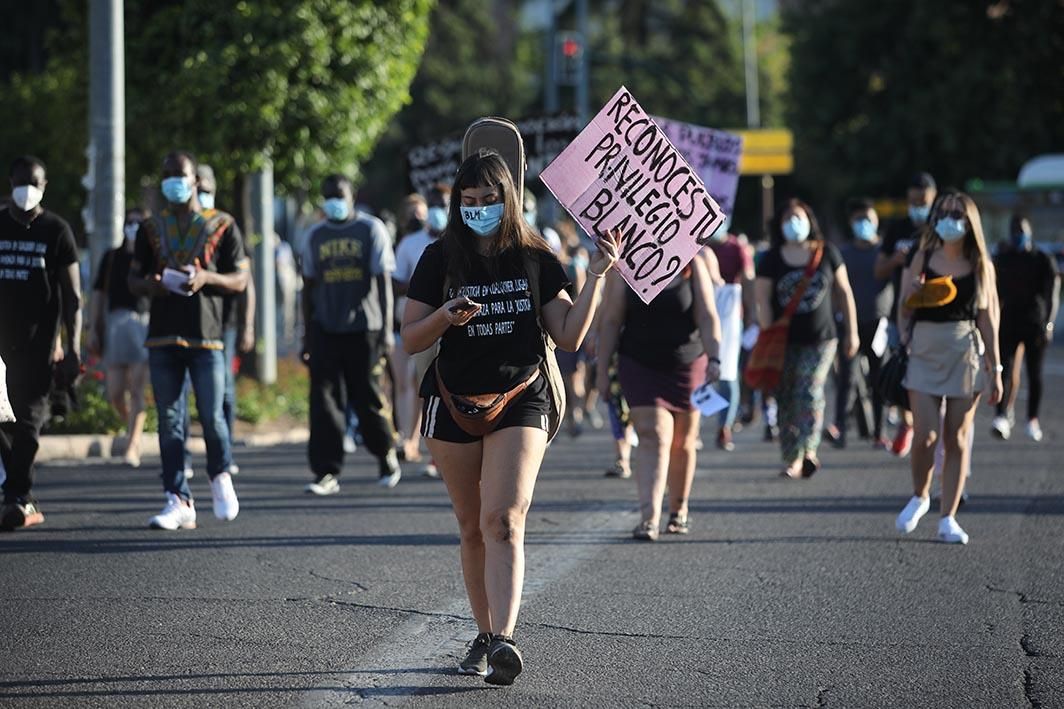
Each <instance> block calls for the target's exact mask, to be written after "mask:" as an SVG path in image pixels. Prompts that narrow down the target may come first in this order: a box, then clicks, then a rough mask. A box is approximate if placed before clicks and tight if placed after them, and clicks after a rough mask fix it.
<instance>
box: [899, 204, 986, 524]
mask: <svg viewBox="0 0 1064 709" xmlns="http://www.w3.org/2000/svg"><path fill="white" fill-rule="evenodd" d="M928 226H929V228H928V229H927V230H925V231H924V233H923V235H922V237H921V239H920V250H919V252H917V253H916V254H915V256H914V257H913V260H912V262H911V264H910V266H909V267H908V268H907V269H906V270H905V271H904V272H903V274H902V281H901V284H902V293H901V299H900V300H899V307H898V331H899V332H901V333H902V338H903V344H907V345H908V348H909V366H908V369H907V370H906V374H905V388H906V389H908V390H909V406H910V408H911V409H912V412H913V422H914V423H913V429H914V438H913V449H912V480H913V497H912V499H911V500H909V503H908V504H907V505H906V506H905V509H903V510H902V511H901V513H900V514H899V515H898V518H897V520H896V523H895V524H896V526H897V528H898V531H900V532H902V533H903V534H908V533H909V532H912V531H913V530H914V529H916V525H917V523H919V521H920V518H921V517H923V516H924V515H925V514H926V513H927V511H928V509H929V508H930V506H931V505H930V488H931V472H932V468H933V467H934V455H935V443H936V439H937V438H938V435H939V427H940V425H941V430H942V433H941V435H942V443H943V448H944V451H945V457H944V463H943V466H942V499H941V505H940V506H941V514H942V516H941V519H940V521H939V525H938V538H939V539H940V540H942V541H944V542H948V543H951V544H967V543H968V534H967V533H965V531H964V530H963V529H962V528H961V526H960V525H959V524H957V520H956V519H955V515H956V513H957V508H958V506H959V505H960V501H961V496H962V495H963V493H964V478H965V475H964V471H965V470H966V469H967V468H968V463H969V458H970V456H971V447H970V443H969V432H970V429H971V426H972V419H973V418H974V416H975V407H976V404H978V402H979V396H980V394H981V393H982V392H983V391H986V392H987V395H988V403H990V404H991V405H994V404H997V403H998V401H1000V400H1001V388H1002V386H1001V371H1002V367H1001V358H1000V355H999V350H998V318H999V313H998V304H997V299H996V298H995V297H994V295H993V294H994V293H995V290H996V288H997V286H996V283H995V275H994V265H993V263H991V261H990V256H989V255H988V254H987V250H986V243H985V242H984V240H983V226H982V222H981V221H980V218H979V211H978V210H977V209H976V207H975V203H974V202H973V201H972V199H971V198H970V197H968V196H967V195H965V194H961V193H955V194H950V195H946V196H943V197H941V198H940V199H939V201H938V203H937V204H936V207H935V209H934V210H933V211H932V215H931V220H930V221H929V222H928ZM909 333H911V335H910V334H909ZM980 336H981V338H982V342H980ZM980 353H982V354H983V362H982V363H980ZM984 365H985V370H987V371H989V374H990V376H989V377H987V372H986V371H984ZM943 400H944V401H945V414H944V415H941V414H940V409H941V407H942V405H943Z"/></svg>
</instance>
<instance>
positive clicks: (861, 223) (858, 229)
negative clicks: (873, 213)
mask: <svg viewBox="0 0 1064 709" xmlns="http://www.w3.org/2000/svg"><path fill="white" fill-rule="evenodd" d="M850 226H851V227H852V228H853V235H854V236H856V237H857V238H858V239H860V240H861V241H871V240H872V239H874V238H876V225H875V224H873V223H872V220H871V219H858V220H857V221H855V222H854V223H853V224H851V225H850Z"/></svg>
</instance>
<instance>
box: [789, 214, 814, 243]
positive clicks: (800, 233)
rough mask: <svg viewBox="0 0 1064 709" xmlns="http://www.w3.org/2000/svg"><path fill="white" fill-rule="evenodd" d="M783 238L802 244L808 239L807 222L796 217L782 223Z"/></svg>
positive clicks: (803, 218) (802, 218)
mask: <svg viewBox="0 0 1064 709" xmlns="http://www.w3.org/2000/svg"><path fill="white" fill-rule="evenodd" d="M783 238H784V239H786V240H787V241H797V242H802V241H805V240H806V239H808V238H809V220H808V219H806V218H805V217H799V216H798V215H794V216H792V217H791V218H790V219H788V220H787V221H785V222H783Z"/></svg>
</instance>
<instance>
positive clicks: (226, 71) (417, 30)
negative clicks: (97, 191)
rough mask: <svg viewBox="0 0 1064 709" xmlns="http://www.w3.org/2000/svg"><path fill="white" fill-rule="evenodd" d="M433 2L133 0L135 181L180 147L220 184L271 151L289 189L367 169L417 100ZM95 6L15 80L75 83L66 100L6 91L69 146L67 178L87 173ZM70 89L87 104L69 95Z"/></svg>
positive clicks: (129, 75)
mask: <svg viewBox="0 0 1064 709" xmlns="http://www.w3.org/2000/svg"><path fill="white" fill-rule="evenodd" d="M432 4H433V2H432V0H390V1H389V2H387V3H378V2H373V0H254V1H251V0H223V1H221V2H219V0H127V1H126V3H125V9H126V11H125V21H126V138H127V146H126V157H127V163H126V164H127V184H128V185H129V186H130V189H129V191H130V192H131V193H132V192H133V191H134V186H135V185H136V184H138V182H140V181H141V180H143V179H145V178H146V179H149V180H151V179H154V178H155V176H156V174H157V172H158V169H159V163H160V160H161V157H162V156H163V155H164V154H165V153H166V152H168V151H169V150H173V149H187V150H190V151H191V152H193V153H194V154H195V155H197V156H198V157H199V158H201V159H202V160H204V161H209V162H210V163H211V164H212V165H213V166H214V167H215V170H216V172H217V173H218V177H219V180H220V181H222V182H223V184H224V183H225V182H231V181H233V180H235V178H236V177H237V176H238V175H240V174H242V173H245V172H248V171H250V170H253V169H255V168H256V167H258V166H259V165H261V162H262V159H263V157H264V156H269V157H270V158H271V159H272V161H273V165H274V171H275V181H276V183H277V185H278V187H279V189H281V190H287V191H293V192H299V191H303V190H306V189H307V188H308V187H310V186H312V185H313V186H316V185H317V183H318V182H319V181H320V179H321V178H322V177H323V176H324V175H325V174H327V173H329V172H334V171H342V172H346V173H348V174H352V175H354V174H357V172H358V170H359V166H360V165H361V163H362V162H363V161H364V160H365V159H366V158H367V156H368V155H369V153H370V152H371V151H372V149H373V146H374V144H375V143H376V141H377V139H378V138H379V136H380V135H381V133H383V131H384V130H385V128H386V127H387V126H388V124H389V121H390V120H391V118H392V116H393V115H394V114H395V112H396V111H397V110H398V109H399V108H400V107H401V106H402V105H403V103H404V102H406V101H408V100H409V93H408V88H409V85H410V81H411V80H412V78H413V76H414V73H415V71H416V69H417V66H418V63H419V61H420V59H421V54H422V51H423V49H424V43H425V39H426V37H427V34H428V16H429V13H430V11H431V8H432ZM88 5H89V4H88V3H85V2H81V1H80V0H68V2H67V3H66V5H65V12H66V13H67V16H68V18H69V23H68V27H67V29H65V30H64V32H63V33H62V35H61V36H58V37H56V38H55V41H53V43H52V50H53V51H52V54H51V58H50V60H49V63H48V68H47V70H46V71H45V73H44V74H43V75H41V76H38V77H34V78H33V79H32V80H31V79H28V78H26V77H24V76H20V75H16V76H14V78H13V79H11V81H10V82H9V85H10V86H14V87H18V86H20V85H27V84H29V83H32V84H33V85H34V86H35V87H49V86H53V85H55V87H56V90H59V89H60V88H62V89H65V90H66V92H67V93H66V94H63V95H62V96H59V97H54V96H53V98H56V100H57V101H58V103H54V104H52V105H51V106H45V108H46V109H48V110H46V111H45V112H40V111H37V110H36V109H37V108H38V107H39V106H40V104H41V103H42V102H44V101H47V100H48V95H47V94H45V93H41V92H39V90H38V88H34V90H30V91H23V92H21V93H18V92H16V93H15V94H14V95H12V94H11V92H9V91H5V92H4V95H5V106H6V108H7V109H8V115H9V116H10V115H14V116H15V120H14V121H9V122H8V125H7V126H6V127H5V130H8V131H15V132H18V131H23V132H24V133H29V132H30V131H32V132H33V134H34V139H35V140H34V142H36V144H38V145H41V146H48V147H49V150H50V147H51V146H53V145H56V146H58V145H63V146H65V147H64V154H63V156H62V158H63V160H64V162H63V163H62V164H60V165H59V172H66V173H68V174H69V173H73V172H74V171H75V170H77V169H78V168H80V170H81V171H83V170H84V163H83V162H81V161H80V160H78V157H79V156H81V155H82V153H83V152H84V145H85V144H86V143H87V140H88V133H87V130H84V129H83V126H84V125H85V118H84V116H85V109H86V106H85V103H84V95H85V91H86V89H85V87H84V85H82V87H81V88H80V89H79V88H78V87H77V86H76V84H77V82H78V81H80V82H85V81H86V80H87V73H88V72H87V67H86V64H87V59H88ZM72 76H76V77H77V81H74V82H72V81H71V80H70V77H72ZM72 84H75V86H72ZM71 93H72V94H74V96H73V97H74V98H76V99H78V100H79V101H78V102H73V103H71V102H69V101H67V102H64V101H63V100H62V99H63V98H67V97H68V95H70V94H71ZM9 99H13V100H9ZM42 118H43V120H42ZM72 124H73V127H72ZM72 144H73V146H76V147H74V148H73V149H70V148H71V147H72ZM27 150H30V148H29V147H27ZM37 151H38V152H48V150H41V149H39V148H38V149H37ZM42 157H44V156H43V155H42ZM45 159H47V158H45ZM72 163H79V164H78V165H77V168H72V167H68V166H69V165H71V164H72ZM55 164H56V161H54V160H53V161H52V163H51V164H50V165H49V167H50V168H52V169H51V172H53V174H55V172H56V167H55ZM77 174H78V176H79V177H80V172H78V173H77Z"/></svg>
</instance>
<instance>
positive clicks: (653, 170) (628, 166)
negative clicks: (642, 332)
mask: <svg viewBox="0 0 1064 709" xmlns="http://www.w3.org/2000/svg"><path fill="white" fill-rule="evenodd" d="M540 179H541V180H543V183H544V184H545V185H547V188H548V189H550V191H551V192H553V193H554V196H555V197H556V198H557V199H558V201H559V202H560V203H561V204H562V206H563V207H565V209H566V210H567V211H568V212H569V213H570V214H571V215H572V216H573V219H575V220H576V221H577V222H578V223H579V224H580V226H581V227H583V228H584V230H585V231H586V232H587V233H589V234H602V233H605V232H606V231H609V230H612V229H620V230H621V233H622V235H623V236H622V242H621V258H620V260H619V261H618V262H617V270H618V272H619V273H620V274H621V276H622V277H623V278H624V280H625V281H626V282H627V283H628V285H629V286H630V287H631V288H632V290H634V291H635V292H636V294H637V295H638V296H639V298H640V299H641V300H642V301H643V302H644V303H649V302H650V301H652V300H653V299H654V297H655V296H657V294H658V293H660V292H661V291H662V290H663V289H664V288H665V286H667V285H668V284H669V282H670V281H672V279H673V278H674V277H675V276H676V275H677V274H679V273H680V271H681V270H683V268H684V267H685V266H686V265H687V264H688V263H690V261H691V259H692V258H694V256H695V254H696V253H698V251H699V250H700V249H701V248H702V247H703V246H704V245H705V244H707V243H708V242H709V238H710V237H711V236H712V235H713V232H714V231H716V229H717V227H718V226H719V225H720V224H721V223H723V221H724V211H723V210H722V209H721V208H720V206H719V205H718V204H717V203H716V201H714V199H713V197H712V196H710V193H709V192H708V191H707V190H706V187H705V185H704V184H703V183H702V180H701V178H699V176H698V172H697V171H696V170H694V169H693V168H692V167H691V166H690V165H689V164H688V163H687V161H686V160H684V158H683V155H681V154H680V152H679V151H677V150H676V148H675V147H674V146H673V145H672V143H670V142H669V139H668V137H667V136H666V135H665V133H664V132H663V131H662V130H661V129H660V128H659V127H658V125H657V124H656V123H655V122H654V121H653V119H651V117H650V116H648V115H647V113H646V112H645V111H644V110H643V109H642V108H641V107H640V106H639V103H638V102H637V101H636V100H635V98H634V97H633V96H632V94H630V93H629V92H628V89H626V88H624V87H623V86H622V87H621V88H620V89H618V90H617V93H616V94H614V95H613V98H611V99H610V100H609V102H607V104H606V106H605V107H604V108H603V109H602V110H601V111H599V113H598V115H596V116H595V117H594V118H593V119H591V122H590V123H589V124H588V125H587V127H586V128H584V130H583V131H581V132H580V134H579V135H578V136H576V139H575V140H573V142H572V143H570V144H569V146H568V147H567V148H566V149H565V150H563V151H562V152H561V154H560V155H558V157H557V158H555V159H554V161H553V162H552V163H551V164H550V165H548V166H547V167H546V169H545V170H543V172H542V173H541V174H540Z"/></svg>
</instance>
